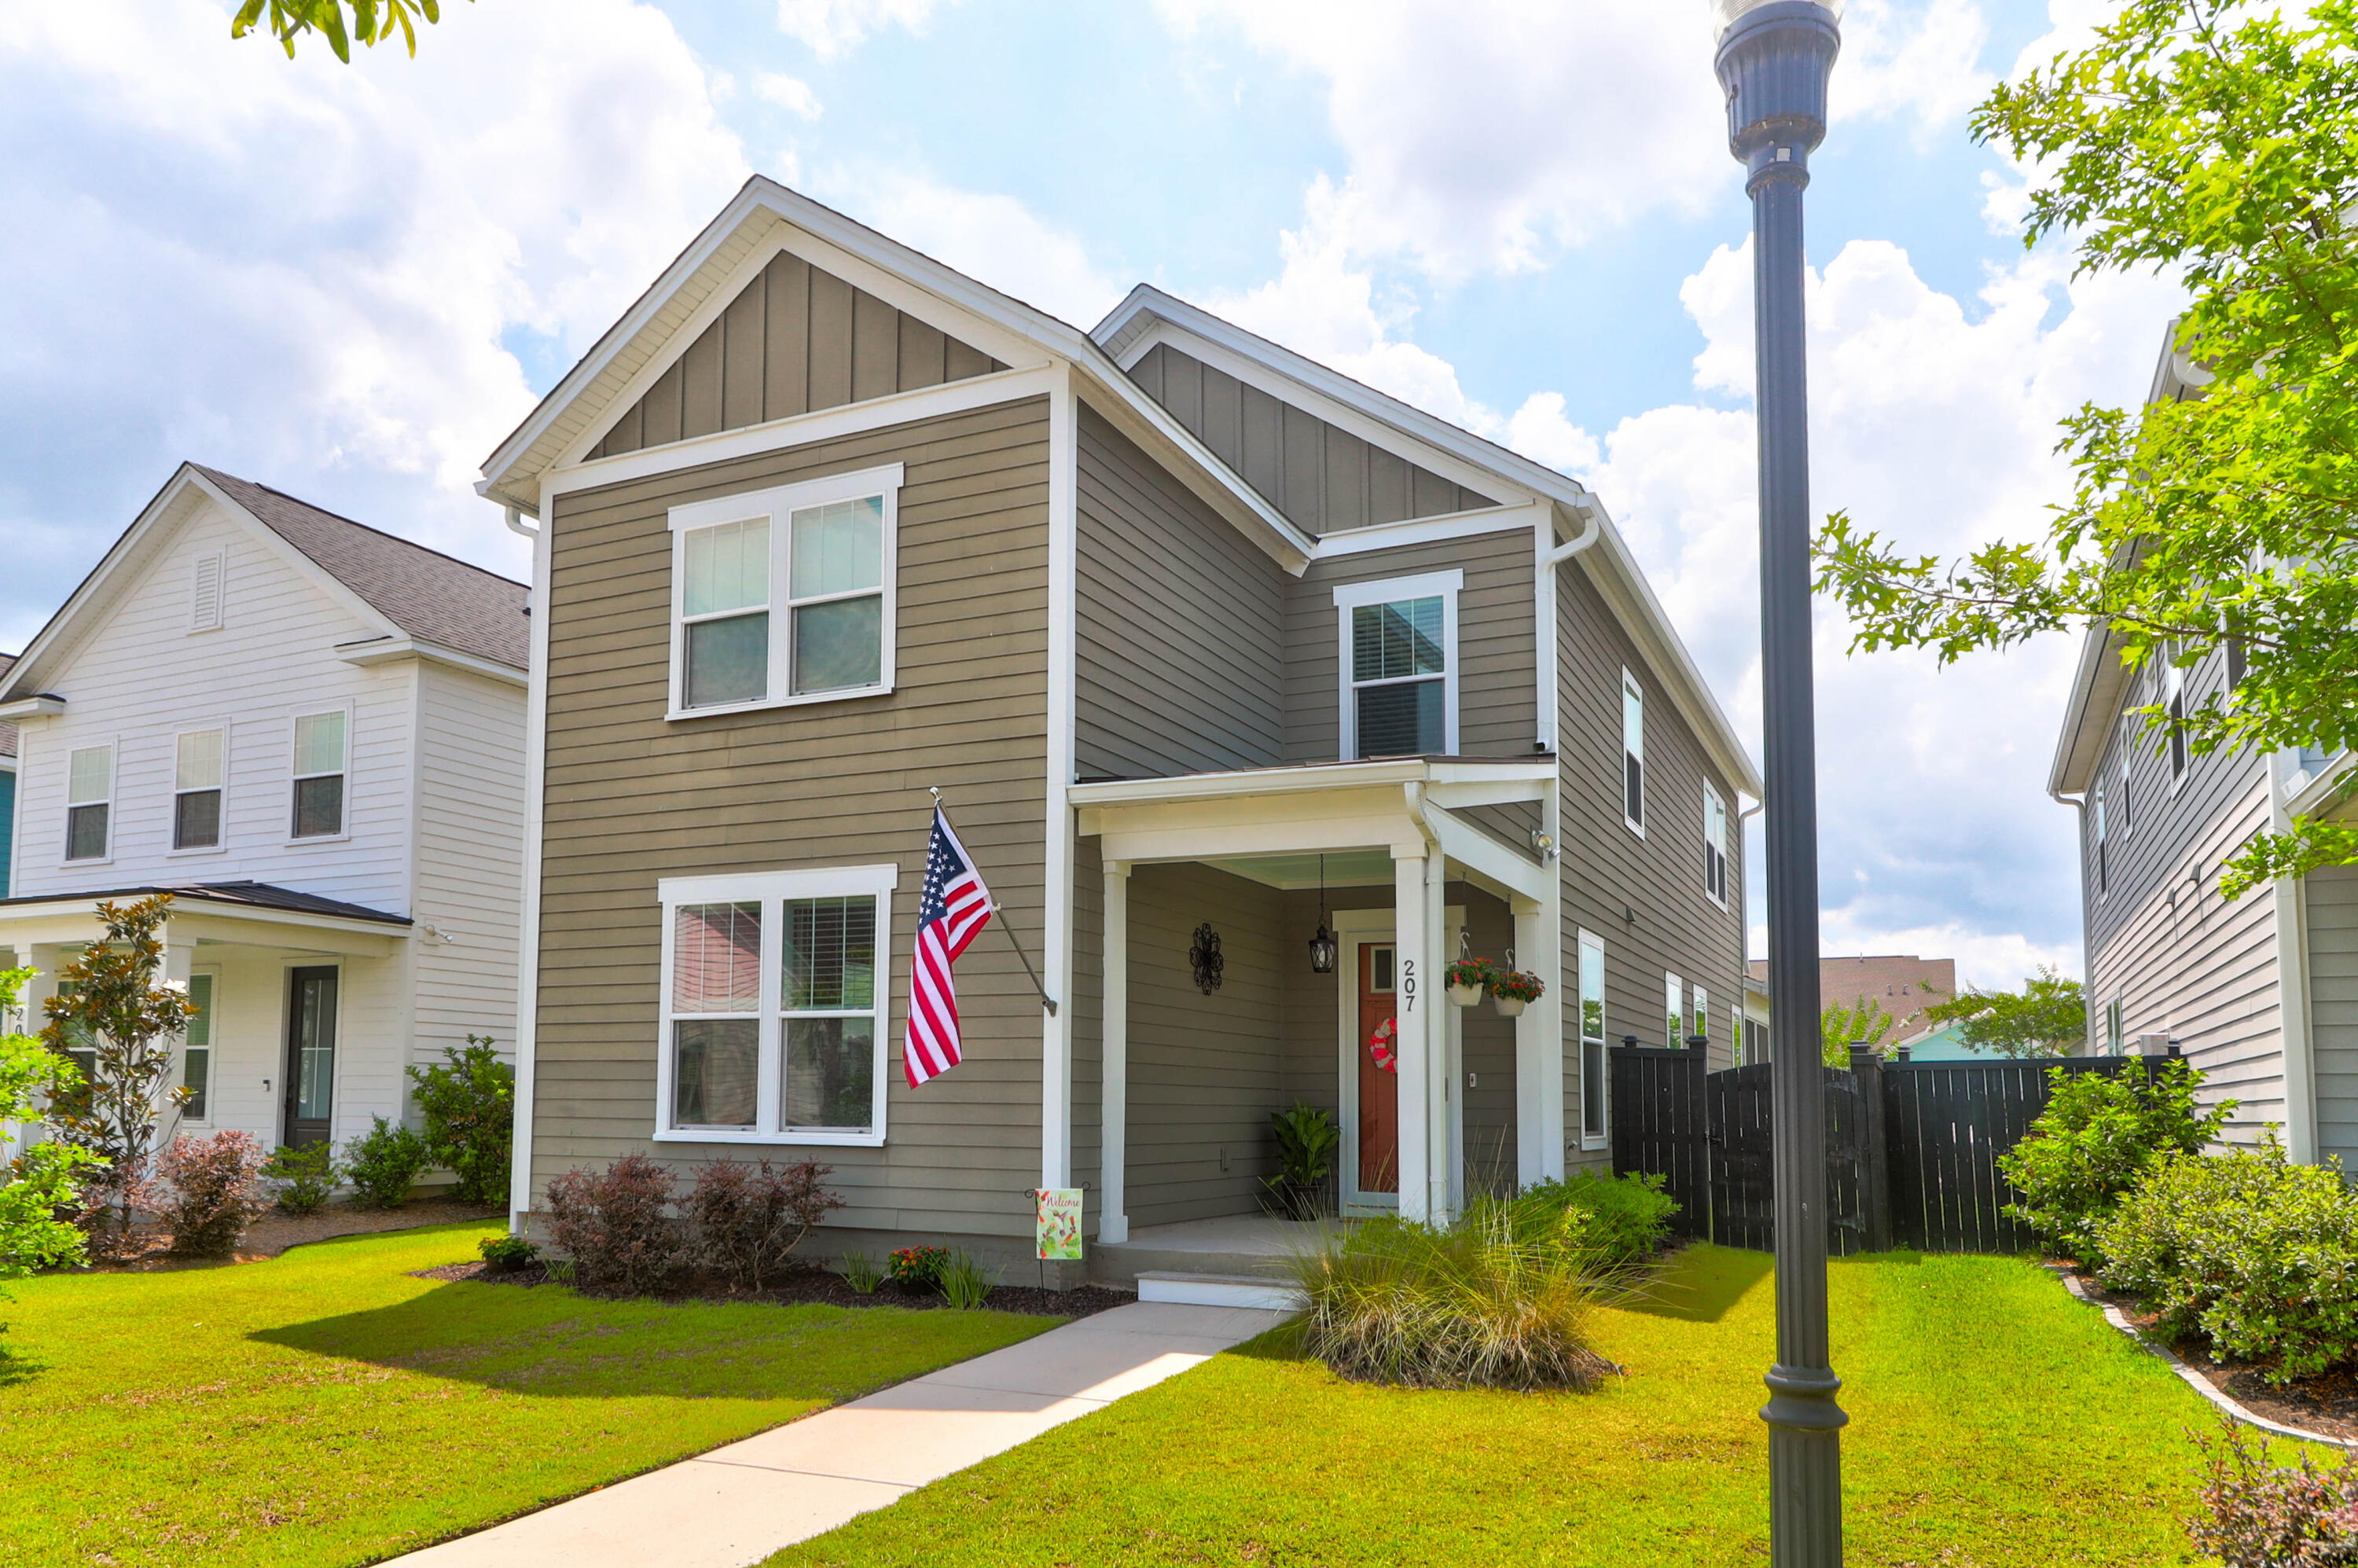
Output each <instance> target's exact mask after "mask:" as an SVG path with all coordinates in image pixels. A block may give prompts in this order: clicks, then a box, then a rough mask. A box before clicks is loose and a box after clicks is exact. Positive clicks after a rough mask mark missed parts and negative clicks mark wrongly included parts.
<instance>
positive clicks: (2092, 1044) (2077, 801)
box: [1771, 784, 2096, 1056]
mask: <svg viewBox="0 0 2358 1568" xmlns="http://www.w3.org/2000/svg"><path fill="white" fill-rule="evenodd" d="M2047 798H2048V799H2050V800H2051V801H2053V802H2054V803H2055V804H2056V805H2058V806H2070V807H2071V809H2072V811H2073V812H2074V813H2075V814H2076V815H2077V816H2078V818H2079V819H2078V821H2076V822H2075V823H2074V824H2073V825H2072V843H2073V845H2074V846H2075V848H2074V850H2073V852H2074V853H2075V854H2076V855H2077V856H2078V857H2079V860H2080V967H2081V968H2082V969H2084V970H2086V971H2087V976H2088V979H2087V981H2086V983H2085V986H2084V988H2083V989H2082V991H2081V995H2080V1023H2081V1027H2082V1028H2083V1029H2085V1030H2086V1031H2087V1033H2086V1034H2085V1035H2084V1036H2083V1043H2084V1044H2085V1045H2086V1047H2087V1054H2089V1055H2091V1056H2093V1055H2094V1054H2096V952H2095V946H2094V943H2093V940H2092V930H2091V927H2090V925H2089V923H2088V797H2087V796H2086V795H2084V794H2082V795H2065V794H2064V793H2063V792H2062V791H2061V790H2060V789H2057V788H2056V787H2055V786H2054V785H2053V784H2049V785H2048V786H2047ZM1771 1005H1774V1004H1773V1003H1772V1004H1771Z"/></svg>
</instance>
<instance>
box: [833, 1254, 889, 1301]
mask: <svg viewBox="0 0 2358 1568" xmlns="http://www.w3.org/2000/svg"><path fill="white" fill-rule="evenodd" d="M843 1282H844V1283H845V1284H847V1285H849V1286H850V1287H851V1288H852V1289H853V1290H855V1291H858V1292H860V1294H861V1295H863V1296H871V1295H874V1294H875V1293H876V1287H877V1286H879V1285H881V1284H882V1283H883V1282H884V1271H883V1270H882V1269H880V1268H878V1267H877V1266H876V1260H875V1259H873V1258H871V1257H870V1256H869V1255H868V1254H867V1253H865V1252H846V1253H845V1254H844V1255H843Z"/></svg>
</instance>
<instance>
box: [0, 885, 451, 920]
mask: <svg viewBox="0 0 2358 1568" xmlns="http://www.w3.org/2000/svg"><path fill="white" fill-rule="evenodd" d="M159 892H168V893H170V894H171V895H172V896H173V897H174V898H175V899H194V900H195V901H197V902H198V903H231V904H243V905H244V906H245V907H246V908H249V909H277V910H285V911H287V912H288V913H289V914H333V915H338V916H341V918H343V919H346V920H372V921H375V922H377V923H378V924H379V925H408V924H409V923H410V922H409V917H408V916H407V915H406V914H386V913H385V912H384V910H381V909H371V908H369V907H368V906H367V905H366V904H360V903H345V902H344V901H343V900H342V899H340V898H323V897H321V896H320V895H319V894H318V893H315V892H297V891H296V890H295V889H293V888H283V887H278V886H276V885H274V884H272V883H270V882H254V881H238V882H150V883H147V884H146V885H145V886H142V887H130V888H98V889H93V890H92V891H91V892H32V893H19V894H17V895H16V897H14V898H0V906H5V905H7V904H16V903H73V902H75V901H77V900H80V899H92V900H98V899H135V898H151V897H153V896H154V895H156V894H157V893H159Z"/></svg>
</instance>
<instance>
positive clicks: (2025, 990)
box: [1924, 964, 2088, 1060]
mask: <svg viewBox="0 0 2358 1568" xmlns="http://www.w3.org/2000/svg"><path fill="white" fill-rule="evenodd" d="M1924 1017H1925V1020H1926V1021H1927V1022H1930V1023H1931V1024H1932V1025H1934V1026H1935V1027H1939V1026H1941V1025H1943V1024H1951V1023H1953V1024H1955V1025H1957V1040H1958V1043H1959V1044H1962V1045H1963V1046H1964V1047H1965V1049H1967V1050H1968V1051H1985V1052H1988V1053H1989V1054H1993V1055H1997V1056H2009V1057H2013V1058H2015V1059H2017V1060H2020V1059H2022V1058H2025V1057H2031V1056H2060V1055H2067V1054H2070V1052H2071V1047H2072V1046H2074V1045H2077V1044H2080V1042H2082V1040H2085V1039H2086V1038H2087V1037H2088V1000H2087V995H2086V993H2085V992H2084V991H2083V990H2082V989H2081V986H2080V982H2079V981H2077V980H2072V979H2064V977H2063V976H2062V975H2061V973H2059V972H2058V971H2056V970H2055V969H2053V968H2049V967H2048V966H2046V965H2043V964H2042V965H2040V966H2039V972H2038V973H2037V974H2035V975H2031V976H2029V977H2028V978H2026V979H2024V980H2023V982H2022V989H2020V990H2018V991H2002V990H1984V989H1982V988H1981V987H1979V986H1968V987H1966V988H1965V989H1964V992H1963V994H1962V995H1960V996H1958V997H1955V998H1953V999H1952V1000H1948V1001H1943V1002H1935V1003H1934V1004H1933V1005H1932V1006H1931V1007H1928V1008H1926V1009H1925V1010H1924Z"/></svg>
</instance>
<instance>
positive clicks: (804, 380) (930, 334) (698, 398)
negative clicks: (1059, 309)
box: [590, 254, 1007, 458]
mask: <svg viewBox="0 0 2358 1568" xmlns="http://www.w3.org/2000/svg"><path fill="white" fill-rule="evenodd" d="M1006 368H1007V367H1006V366H1005V365H1002V364H1001V363H1000V362H998V361H997V360H994V359H992V358H991V357H990V355H989V354H986V353H984V352H983V351H981V350H979V349H978V348H974V347H972V346H971V345H969V344H967V343H962V342H960V341H957V339H956V338H952V337H949V336H946V334H944V333H943V331H942V330H941V329H939V328H938V327H933V326H929V325H927V324H926V323H925V322H923V321H920V320H918V319H916V318H915V317H914V316H909V315H904V314H903V313H902V312H901V311H898V310H896V309H894V308H892V306H890V305H887V304H885V303H884V302H883V301H882V300H881V299H879V298H877V297H875V296H874V295H872V294H870V293H867V292H866V291H865V290H862V289H859V288H855V287H852V286H851V285H850V284H849V283H846V282H845V281H844V280H843V279H841V278H839V277H838V276H835V275H834V274H833V273H830V272H826V271H823V270H822V269H820V268H818V267H815V266H812V265H810V264H808V263H807V262H806V261H804V260H803V259H802V258H801V257H800V256H795V255H788V254H780V255H779V256H778V257H777V258H776V259H775V260H773V261H772V262H771V263H770V265H767V266H765V267H763V269H762V270H761V272H759V273H758V274H756V275H755V276H754V277H753V280H752V282H751V283H749V284H747V285H746V286H745V287H743V288H741V289H740V290H738V292H737V297H735V298H734V299H731V300H730V302H729V303H728V305H727V306H726V307H725V308H723V309H722V310H721V313H720V318H719V319H718V320H716V321H714V322H713V323H712V325H710V326H708V327H707V328H706V329H705V330H703V331H701V332H699V333H698V334H697V337H696V341H694V342H692V343H690V344H689V345H688V346H687V352H686V353H684V354H682V355H681V356H680V357H679V358H678V359H677V360H676V361H675V362H673V363H672V365H671V367H670V368H669V369H668V370H666V371H665V372H664V373H663V374H662V375H660V376H658V377H656V378H655V383H654V385H653V386H650V387H649V388H647V391H646V394H645V395H644V396H642V397H641V398H640V399H639V400H638V401H637V402H636V403H634V404H633V405H631V406H630V407H629V408H628V409H627V410H625V411H624V412H623V414H622V417H621V418H620V419H618V420H616V421H615V422H614V424H613V426H612V427H611V428H610V429H609V430H608V431H607V432H606V434H605V436H604V437H602V438H600V440H599V442H598V445H597V446H596V447H595V448H593V449H591V451H590V456H591V457H593V458H611V457H614V456H617V455H618V454H620V453H622V452H635V451H637V450H639V449H641V448H643V447H659V446H662V445H664V444H665V443H666V442H669V441H679V440H685V439H687V438H689V437H692V436H708V435H711V434H712V433H713V432H714V431H716V430H737V429H741V428H743V427H745V426H748V425H759V424H762V423H763V422H764V421H765V420H770V419H784V418H786V417H788V416H792V415H795V414H809V413H812V412H815V411H816V410H817V409H821V408H833V407H836V406H839V405H842V404H846V403H864V402H866V401H867V400H868V399H870V398H871V397H882V396H885V395H889V394H891V393H895V392H913V391H915V390H916V389H917V388H919V387H924V386H939V385H940V384H943V383H944V382H949V381H964V380H966V379H968V377H970V376H978V375H984V374H988V373H990V372H991V371H995V370H1004V369H1006Z"/></svg>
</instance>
